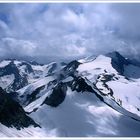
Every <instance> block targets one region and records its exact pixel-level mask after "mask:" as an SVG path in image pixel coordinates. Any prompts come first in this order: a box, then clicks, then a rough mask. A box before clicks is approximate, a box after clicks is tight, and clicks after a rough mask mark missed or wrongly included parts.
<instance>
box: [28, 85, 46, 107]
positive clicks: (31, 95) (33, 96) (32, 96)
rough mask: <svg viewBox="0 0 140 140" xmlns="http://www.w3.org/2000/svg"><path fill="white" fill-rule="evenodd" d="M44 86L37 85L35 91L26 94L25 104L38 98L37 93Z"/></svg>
mask: <svg viewBox="0 0 140 140" xmlns="http://www.w3.org/2000/svg"><path fill="white" fill-rule="evenodd" d="M44 88H45V86H41V87H38V88H37V89H36V90H35V91H33V92H32V93H31V94H28V95H27V98H26V100H27V101H28V103H27V105H28V104H30V103H31V102H33V101H35V100H36V99H38V97H37V95H38V94H39V93H40V91H41V90H43V89H44Z"/></svg>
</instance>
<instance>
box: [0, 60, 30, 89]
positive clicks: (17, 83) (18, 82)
mask: <svg viewBox="0 0 140 140" xmlns="http://www.w3.org/2000/svg"><path fill="white" fill-rule="evenodd" d="M11 74H14V76H15V79H14V82H13V84H12V85H10V86H9V87H8V88H7V89H6V91H16V90H18V89H20V88H22V87H24V86H26V85H27V84H28V81H27V78H26V75H25V76H21V75H20V73H19V70H18V68H17V67H16V65H15V64H14V62H13V61H11V62H10V63H9V64H8V65H7V66H5V67H3V68H0V77H2V76H5V75H11Z"/></svg>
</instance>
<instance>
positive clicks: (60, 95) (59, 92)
mask: <svg viewBox="0 0 140 140" xmlns="http://www.w3.org/2000/svg"><path fill="white" fill-rule="evenodd" d="M66 91H67V86H66V84H64V83H62V82H61V83H58V84H57V85H56V86H55V87H54V88H53V91H52V93H51V95H49V96H48V97H47V98H46V99H45V101H44V102H43V103H42V104H47V105H50V106H52V107H57V106H58V105H59V104H61V103H62V102H63V101H64V99H65V96H66Z"/></svg>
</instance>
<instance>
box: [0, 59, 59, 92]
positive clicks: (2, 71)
mask: <svg viewBox="0 0 140 140" xmlns="http://www.w3.org/2000/svg"><path fill="white" fill-rule="evenodd" d="M57 67H58V64H57V63H55V62H53V63H50V64H49V65H41V64H38V63H37V62H35V61H34V62H26V61H19V60H16V59H8V60H3V61H1V62H0V86H1V87H3V88H4V89H5V90H6V91H7V92H12V91H16V90H18V89H20V88H22V87H24V86H26V85H28V84H30V83H32V82H35V81H37V80H38V79H39V78H43V77H45V76H47V75H48V74H51V73H53V72H54V71H55V70H56V69H57Z"/></svg>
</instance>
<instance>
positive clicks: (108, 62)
mask: <svg viewBox="0 0 140 140" xmlns="http://www.w3.org/2000/svg"><path fill="white" fill-rule="evenodd" d="M120 136H121V137H132V136H133V137H138V136H140V63H139V62H138V61H135V60H131V59H128V58H125V57H124V56H122V55H121V54H120V53H119V52H111V53H108V54H104V55H99V56H97V57H87V58H83V59H80V60H73V61H71V62H69V63H57V62H52V63H50V64H39V63H37V62H27V61H21V60H16V59H7V60H2V61H1V62H0V137H120Z"/></svg>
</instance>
